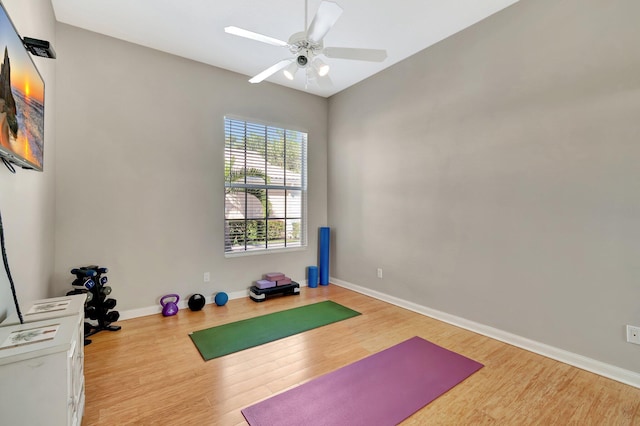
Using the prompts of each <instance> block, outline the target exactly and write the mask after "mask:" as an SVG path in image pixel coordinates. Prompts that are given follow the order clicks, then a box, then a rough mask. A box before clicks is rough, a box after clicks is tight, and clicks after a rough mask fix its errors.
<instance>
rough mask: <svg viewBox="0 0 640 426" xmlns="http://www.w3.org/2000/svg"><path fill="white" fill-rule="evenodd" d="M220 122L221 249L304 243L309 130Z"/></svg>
mask: <svg viewBox="0 0 640 426" xmlns="http://www.w3.org/2000/svg"><path fill="white" fill-rule="evenodd" d="M224 121H225V150H224V156H225V159H224V161H225V168H224V170H225V183H224V185H225V195H224V196H225V200H224V206H225V222H224V232H225V253H241V252H249V251H261V250H262V251H265V250H272V249H283V248H291V247H303V246H306V241H307V226H306V210H307V205H306V204H307V134H306V133H304V132H300V131H296V130H288V129H283V128H280V127H276V126H270V125H265V124H258V123H250V122H247V121H244V120H238V119H233V118H228V117H225V119H224Z"/></svg>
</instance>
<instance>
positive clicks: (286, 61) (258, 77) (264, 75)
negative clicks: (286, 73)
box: [249, 58, 295, 83]
mask: <svg viewBox="0 0 640 426" xmlns="http://www.w3.org/2000/svg"><path fill="white" fill-rule="evenodd" d="M293 61H295V58H293V59H283V60H282V61H280V62H278V63H277V64H275V65H272V66H270V67H269V68H267V69H266V70H264V71H262V72H261V73H260V74H258V75H256V76H255V77H253V78H251V79H250V80H249V83H260V82H261V81H262V80H265V79H267V78H269V77H271V76H272V75H273V74H275V73H277V72H278V71H280V70H281V69H283V68H285V67H287V66H288V65H289V64H290V63H292V62H293Z"/></svg>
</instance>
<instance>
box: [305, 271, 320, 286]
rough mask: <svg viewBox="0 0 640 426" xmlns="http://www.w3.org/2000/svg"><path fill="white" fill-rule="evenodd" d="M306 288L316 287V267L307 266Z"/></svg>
mask: <svg viewBox="0 0 640 426" xmlns="http://www.w3.org/2000/svg"><path fill="white" fill-rule="evenodd" d="M307 286H308V287H311V288H316V287H318V267H317V266H309V268H307Z"/></svg>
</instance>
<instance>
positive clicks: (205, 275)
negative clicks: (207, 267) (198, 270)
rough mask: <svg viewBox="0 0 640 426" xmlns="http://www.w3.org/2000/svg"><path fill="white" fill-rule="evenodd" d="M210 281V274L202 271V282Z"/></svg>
mask: <svg viewBox="0 0 640 426" xmlns="http://www.w3.org/2000/svg"><path fill="white" fill-rule="evenodd" d="M210 281H211V274H210V273H208V272H205V273H204V282H205V283H208V282H210Z"/></svg>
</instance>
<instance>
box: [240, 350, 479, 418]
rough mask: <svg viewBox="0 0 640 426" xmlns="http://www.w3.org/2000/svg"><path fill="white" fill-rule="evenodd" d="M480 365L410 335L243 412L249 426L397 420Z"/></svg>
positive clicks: (467, 375) (474, 370)
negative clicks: (407, 338) (388, 346)
mask: <svg viewBox="0 0 640 426" xmlns="http://www.w3.org/2000/svg"><path fill="white" fill-rule="evenodd" d="M482 367H483V366H482V364H480V363H478V362H476V361H473V360H471V359H469V358H466V357H464V356H462V355H460V354H457V353H455V352H451V351H449V350H447V349H444V348H441V347H440V346H438V345H435V344H433V343H431V342H428V341H426V340H424V339H422V338H420V337H413V338H411V339H409V340H407V341H405V342H403V343H400V344H398V345H395V346H392V347H391V348H389V349H385V350H383V351H382V352H378V353H376V354H373V355H371V356H368V357H367V358H364V359H362V360H360V361H357V362H355V363H353V364H350V365H347V366H346V367H342V368H340V369H338V370H336V371H333V372H331V373H328V374H326V375H324V376H321V377H318V378H317V379H314V380H312V381H310V382H307V383H304V384H302V385H300V386H297V387H295V388H293V389H290V390H288V391H286V392H283V393H281V394H278V395H276V396H274V397H271V398H269V399H267V400H264V401H262V402H259V403H257V404H255V405H252V406H250V407H247V408H245V409H244V410H242V414H243V415H244V417H245V419H246V420H247V422H248V423H249V424H250V425H251V426H262V425H264V426H266V425H269V426H278V425H305V426H312V425H317V426H320V425H323V426H329V425H340V426H342V425H350V426H355V425H363V426H364V425H367V426H370V425H397V424H398V423H400V422H401V421H403V420H404V419H406V418H407V417H409V416H411V415H412V414H413V413H415V412H416V411H418V410H419V409H421V408H422V407H424V406H425V405H427V404H428V403H430V402H431V401H433V400H434V399H436V398H437V397H439V396H440V395H442V394H443V393H445V392H446V391H448V390H449V389H451V388H452V387H454V386H455V385H457V384H458V383H460V382H462V381H463V380H464V379H466V378H467V377H469V376H470V375H471V374H473V373H475V372H476V371H478V370H479V369H480V368H482Z"/></svg>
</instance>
